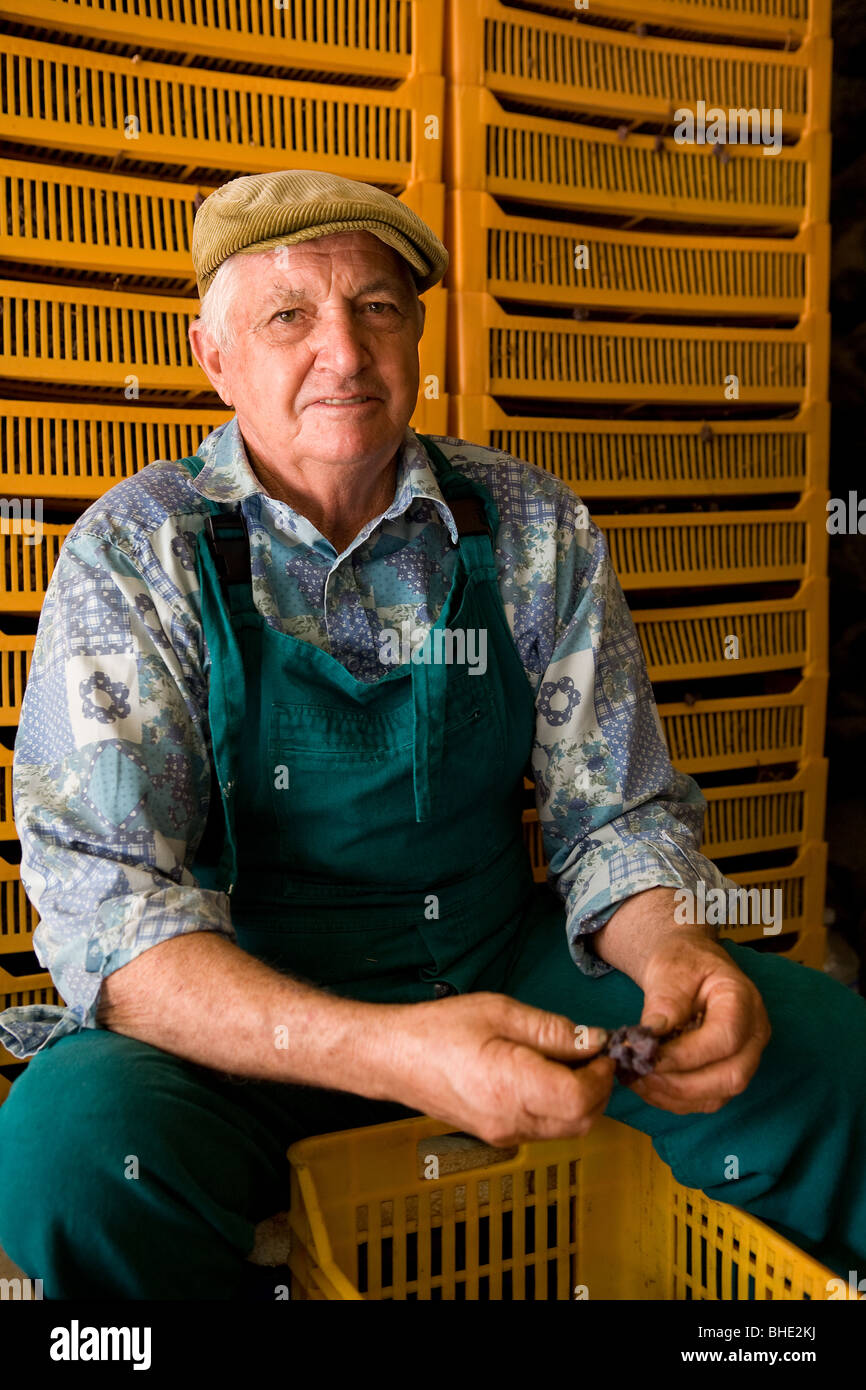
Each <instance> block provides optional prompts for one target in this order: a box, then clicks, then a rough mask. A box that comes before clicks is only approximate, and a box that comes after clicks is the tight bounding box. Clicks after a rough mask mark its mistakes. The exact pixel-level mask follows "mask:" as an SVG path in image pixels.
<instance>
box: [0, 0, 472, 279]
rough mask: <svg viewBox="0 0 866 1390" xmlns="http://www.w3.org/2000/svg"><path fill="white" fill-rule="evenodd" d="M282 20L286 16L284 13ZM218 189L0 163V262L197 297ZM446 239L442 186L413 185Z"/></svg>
mask: <svg viewBox="0 0 866 1390" xmlns="http://www.w3.org/2000/svg"><path fill="white" fill-rule="evenodd" d="M283 13H284V12H283ZM212 191H213V189H212V188H211V187H209V186H206V185H204V184H199V185H198V186H196V185H191V184H177V183H168V182H164V181H158V180H154V179H136V178H125V177H123V176H121V175H119V174H102V173H98V172H96V171H95V170H93V169H76V168H73V167H71V166H64V165H58V164H32V163H27V162H25V161H23V160H0V195H2V202H3V206H4V207H10V208H14V209H16V210H17V216H16V217H15V218H13V219H7V220H5V221H4V222H3V224H2V226H0V255H2V256H3V257H5V258H7V259H9V260H14V261H19V262H22V263H26V264H28V265H38V266H46V267H52V268H53V267H56V266H57V264H58V263H62V264H63V265H64V267H66V268H67V269H69V270H76V271H80V272H83V273H88V272H89V273H92V274H96V273H99V274H106V273H109V274H114V275H124V276H129V277H134V279H135V280H136V281H142V282H147V281H148V280H154V279H156V280H158V281H159V282H161V284H162V286H163V287H165V288H174V287H177V288H180V289H186V290H188V291H189V292H190V293H193V294H194V293H195V276H194V273H193V267H192V259H191V254H190V247H191V244H192V226H193V219H194V217H195V209H196V198H197V197H199V196H200V197H203V198H204V197H207V195H208V194H209V193H211V192H212ZM399 198H400V200H401V201H402V202H405V203H406V204H408V205H409V206H410V207H412V208H413V209H414V211H416V212H417V213H418V214H419V216H421V217H423V218H424V220H425V222H427V224H428V225H429V226H430V227H431V228H432V229H433V231H434V232H436V234H437V236H440V237H442V236H443V235H444V217H445V213H444V205H445V190H444V186H443V185H442V184H428V183H423V184H410V185H409V187H408V188H406V189H405V190H404V191H403V192H402V193H400V194H399Z"/></svg>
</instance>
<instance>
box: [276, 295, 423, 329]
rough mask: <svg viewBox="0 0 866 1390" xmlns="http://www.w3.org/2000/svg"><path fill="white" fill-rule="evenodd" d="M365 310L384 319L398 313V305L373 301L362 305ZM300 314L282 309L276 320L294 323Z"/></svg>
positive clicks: (384, 300)
mask: <svg viewBox="0 0 866 1390" xmlns="http://www.w3.org/2000/svg"><path fill="white" fill-rule="evenodd" d="M362 308H363V309H372V310H373V311H374V312H373V315H372V317H373V318H384V317H385V315H386V314H387V313H389V312H391V313H397V305H396V304H392V303H391V301H390V300H387V299H372V300H370V301H369V303H367V304H364V305H362ZM298 313H300V310H299V309H280V311H279V313H277V314H275V315H274V318H275V319H276V320H277V321H279V322H282V323H294V315H295V314H298Z"/></svg>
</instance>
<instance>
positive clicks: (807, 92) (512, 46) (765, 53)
mask: <svg viewBox="0 0 866 1390" xmlns="http://www.w3.org/2000/svg"><path fill="white" fill-rule="evenodd" d="M448 13H449V19H450V26H451V44H450V49H449V53H450V62H449V65H448V77H449V78H450V80H451V81H452V82H460V83H463V84H465V85H468V86H478V87H487V88H489V90H490V91H492V92H494V93H495V95H496V96H497V97H499V98H506V99H508V100H509V101H520V102H523V103H525V104H527V105H533V106H536V107H542V108H553V109H554V110H555V111H556V112H557V113H558V112H559V111H560V110H561V111H562V112H563V113H564V114H567V115H572V114H589V115H594V116H607V117H609V118H610V117H614V118H616V119H617V120H620V121H627V120H636V121H658V122H661V123H662V124H667V123H668V122H669V121H670V120H671V116H672V113H673V112H674V111H676V110H678V109H679V108H680V107H688V108H690V109H694V107H695V103H696V102H697V101H698V100H703V101H705V102H706V105H707V107H711V106H720V107H722V108H723V109H724V110H726V111H727V110H729V109H732V108H733V109H736V108H745V109H748V108H750V107H754V108H758V109H762V108H768V109H769V110H770V111H774V110H780V111H781V112H782V129H783V130H784V132H785V134H786V135H787V136H791V135H794V136H799V135H800V134H801V133H802V132H803V131H804V130H807V129H815V130H826V129H828V128H829V115H830V78H831V54H832V43H831V41H830V39H828V38H809V39H806V40H805V42H803V43H801V44H800V46H799V47H798V48H796V49H793V50H791V51H790V52H789V51H780V50H778V49H766V48H748V47H745V46H741V45H738V46H734V45H732V44H730V43H710V42H707V41H706V40H704V41H702V42H701V43H689V42H683V41H677V40H676V39H672V38H670V37H668V36H665V37H662V38H659V37H648V36H646V35H644V36H641V35H638V34H636V33H633V32H625V33H623V32H620V31H618V30H615V29H610V28H602V27H601V26H600V25H598V24H593V25H589V24H580V23H577V24H576V23H575V22H574V20H575V18H576V17H577V18H579V16H575V14H574V11H572V14H571V16H570V17H569V19H567V20H566V19H561V20H560V19H556V18H555V17H553V16H551V15H549V14H545V15H538V14H532V13H530V12H527V11H524V10H520V9H513V8H507V7H506V6H505V5H503V4H502V3H501V0H476V3H475V4H473V5H465V4H454V5H451V6H450V7H449V11H448ZM592 15H593V18H596V12H595V10H594V9H593V11H592Z"/></svg>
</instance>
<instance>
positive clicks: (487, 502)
mask: <svg viewBox="0 0 866 1390" xmlns="http://www.w3.org/2000/svg"><path fill="white" fill-rule="evenodd" d="M418 438H419V439H420V440H421V443H422V444H423V445H424V448H425V449H426V451H427V454H428V455H429V458H430V462H431V463H432V465H433V471H434V472H435V474H436V480H437V482H438V483H439V486H440V488H441V489H442V496H443V497H444V498H445V501H446V502H447V503H448V506H449V508H450V510H451V515H452V516H453V517H454V522H455V524H456V526H457V533H458V536H459V540H460V553H461V555H462V557H463V559H464V561H465V562H466V564H467V567H468V568H470V569H475V568H478V567H480V566H485V565H492V564H493V563H494V555H493V546H494V543H495V541H496V533H497V532H498V530H499V510H498V508H497V506H496V503H495V502H494V500H493V497H492V495H491V493H490V492H488V490H487V488H486V487H485V486H484V484H483V483H475V482H472V480H471V479H470V478H467V476H466V474H465V473H461V472H459V470H458V469H456V468H455V467H454V466H453V464H452V463H451V462H450V460H449V459H447V458H446V457H445V455H444V454H443V452H442V450H441V449H440V448H439V447H438V445H436V444H434V443H433V440H432V439H431V438H430V437H429V435H426V434H419V435H418Z"/></svg>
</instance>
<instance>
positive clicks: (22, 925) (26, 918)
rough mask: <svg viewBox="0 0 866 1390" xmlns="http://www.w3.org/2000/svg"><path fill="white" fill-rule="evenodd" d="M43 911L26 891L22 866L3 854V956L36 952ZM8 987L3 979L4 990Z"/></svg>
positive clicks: (0, 915) (0, 938)
mask: <svg viewBox="0 0 866 1390" xmlns="http://www.w3.org/2000/svg"><path fill="white" fill-rule="evenodd" d="M38 922H39V914H38V913H37V911H36V909H35V907H34V906H33V904H32V903H31V901H30V899H29V898H28V896H27V894H26V893H25V891H24V884H23V883H22V882H21V869H20V867H19V865H18V864H10V863H9V861H8V860H6V859H4V858H3V857H2V856H0V956H3V955H11V954H15V953H17V952H19V951H32V949H33V933H34V931H35V930H36V926H37V923H38ZM2 988H5V986H4V985H3V984H2V982H0V989H2Z"/></svg>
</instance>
